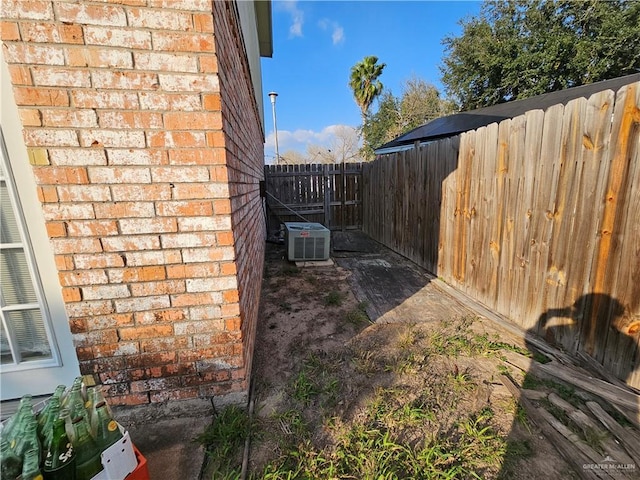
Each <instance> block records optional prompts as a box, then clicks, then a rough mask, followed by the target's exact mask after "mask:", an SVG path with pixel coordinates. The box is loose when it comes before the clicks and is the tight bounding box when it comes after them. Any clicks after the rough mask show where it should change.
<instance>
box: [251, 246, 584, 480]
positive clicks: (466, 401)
mask: <svg viewBox="0 0 640 480" xmlns="http://www.w3.org/2000/svg"><path fill="white" fill-rule="evenodd" d="M285 253H286V252H285V249H284V247H283V246H281V245H275V244H268V247H267V255H266V266H265V275H264V283H263V293H262V305H261V319H260V323H259V326H258V333H257V343H256V349H255V353H254V383H255V385H254V388H255V393H254V399H255V411H254V416H255V418H256V419H257V424H258V427H257V432H256V434H255V435H254V436H253V439H252V444H251V450H250V457H249V471H250V472H251V474H252V475H253V477H252V478H261V477H260V475H261V474H260V472H263V471H264V469H265V466H266V465H268V464H279V465H283V464H284V463H283V462H284V461H283V460H282V459H283V458H284V457H287V456H288V457H289V458H291V455H292V453H291V452H295V451H301V450H304V451H305V452H307V454H308V452H316V453H315V454H319V453H318V452H325V453H327V455H330V452H331V451H332V449H335V446H336V444H337V443H338V442H339V441H341V440H339V438H344V433H345V431H348V430H349V429H353V428H354V425H362V426H363V428H365V427H366V428H369V429H371V428H378V427H377V425H379V424H380V423H381V421H382V420H380V418H381V415H382V414H381V413H380V412H384V415H383V416H384V422H386V423H385V427H384V428H385V431H387V432H389V434H390V435H391V436H392V437H393V438H394V439H395V441H397V442H398V443H402V444H405V445H408V446H410V447H411V448H413V447H414V446H417V445H423V444H425V443H427V444H432V445H440V446H442V450H443V451H444V450H446V449H447V448H449V449H451V450H452V451H453V450H455V451H456V452H462V451H464V452H466V453H456V455H457V456H458V457H465V455H466V457H465V458H464V459H462V460H460V459H458V460H460V461H464V462H466V463H465V465H466V466H467V467H466V468H467V469H466V470H465V471H466V472H467V473H466V474H463V475H462V476H452V477H447V478H478V477H479V478H487V479H491V478H508V479H516V480H519V479H521V480H524V479H541V478H553V479H556V478H558V479H565V478H566V479H572V478H579V477H578V476H577V475H576V474H575V472H574V471H573V470H572V468H571V467H570V466H569V465H568V464H567V463H566V462H565V460H564V459H563V458H562V457H561V456H560V454H559V453H558V452H557V450H556V449H555V448H554V447H553V446H552V445H551V444H549V443H548V441H547V440H546V438H545V437H544V436H543V435H542V433H541V432H540V431H539V430H537V429H536V427H535V426H534V425H533V424H531V422H529V421H527V419H526V415H523V414H522V412H521V410H520V409H519V408H518V404H517V402H516V401H515V400H514V399H513V397H512V396H511V394H510V393H509V392H508V390H507V389H506V388H505V387H504V385H503V384H502V383H501V382H500V381H499V379H498V376H499V374H500V373H509V374H510V375H511V376H512V377H513V378H514V380H515V381H516V382H518V383H520V384H522V382H524V381H525V376H526V374H525V373H523V372H521V371H519V370H518V369H515V368H513V367H512V366H510V365H508V364H506V363H505V362H504V357H503V355H502V353H504V352H505V351H508V352H511V353H514V352H515V353H524V354H527V349H526V343H525V341H524V339H522V338H517V337H515V336H512V335H511V334H510V333H508V332H506V331H504V330H501V329H500V328H499V327H497V326H495V325H494V324H492V322H490V321H489V320H487V319H485V318H482V317H478V316H477V315H475V314H474V313H473V312H471V311H466V310H465V308H464V307H462V306H461V305H460V304H459V303H458V302H456V301H455V300H454V299H453V298H450V297H448V296H447V295H446V294H445V293H444V292H442V291H438V290H437V289H435V290H434V289H433V288H431V287H429V285H425V286H424V288H423V289H421V290H420V291H417V292H415V293H414V294H413V295H411V296H409V293H408V292H407V293H405V296H407V298H406V299H405V301H403V302H399V301H397V302H395V303H397V305H396V307H395V308H393V309H391V307H389V310H390V311H389V312H380V311H377V310H376V308H375V305H371V304H370V299H367V298H366V296H367V295H369V296H373V295H378V296H379V297H380V299H379V301H378V302H374V303H377V304H378V305H380V304H381V302H382V303H384V301H383V300H384V298H385V289H387V290H388V292H389V293H388V296H389V297H391V296H392V293H391V286H390V284H389V285H387V286H386V287H385V284H384V281H382V280H381V281H380V282H379V284H378V285H379V290H380V291H378V292H372V290H371V289H372V288H374V287H371V282H370V283H369V285H368V286H367V287H366V288H363V287H362V283H363V280H362V277H361V274H362V272H359V273H357V272H354V271H352V270H350V269H349V268H344V267H341V266H339V264H342V265H346V266H354V265H355V264H354V263H353V259H354V258H355V257H357V256H358V255H360V257H361V258H362V254H358V253H355V254H348V253H347V254H344V255H342V258H337V259H335V260H336V261H334V262H332V265H328V266H302V267H297V266H296V265H295V264H294V263H292V262H289V261H287V260H286V258H285ZM384 255H385V253H384V252H377V253H376V254H367V255H366V258H365V263H366V264H367V265H369V264H372V265H373V264H376V265H377V264H379V263H380V261H387V262H389V261H393V260H389V257H388V256H387V257H385V256H384ZM385 258H386V260H384V259H385ZM376 262H378V263H376ZM358 275H360V277H359V276H358ZM369 280H372V279H369ZM375 284H376V282H375V280H373V285H375ZM354 292H356V294H357V296H356V294H354ZM430 305H433V308H430ZM447 305H448V306H449V307H447ZM391 310H392V311H391ZM372 311H373V312H376V313H375V314H374V315H375V316H376V317H377V318H375V319H373V320H376V321H375V322H372V319H370V318H369V315H367V312H369V314H371V312H372ZM537 388H540V389H545V388H546V387H545V386H544V385H541V384H537ZM411 411H414V412H418V413H420V415H418V414H417V413H416V415H414V416H413V417H411V416H410V415H405V414H404V413H402V412H405V413H406V412H411ZM372 412H374V413H372ZM424 412H427V414H424ZM376 415H377V417H376V418H373V416H376ZM389 419H393V422H391V423H389V422H390V420H389ZM376 422H377V423H376ZM372 425H373V427H372ZM366 428H365V430H366ZM485 434H486V435H485ZM463 447H464V448H463ZM456 449H457V450H456ZM294 456H295V454H294ZM443 458H445V457H443ZM458 460H456V461H458ZM443 461H444V462H445V463H446V462H447V461H451V462H452V461H453V460H443ZM446 466H447V465H444V466H443V468H444V467H446ZM469 471H473V472H475V473H474V474H475V475H477V476H478V477H474V476H473V475H472V474H469V473H468V472H469ZM273 478H279V477H273ZM292 478H293V477H292ZM301 478H302V477H301ZM335 478H356V477H340V476H336V477H335ZM376 478H377V477H376ZM380 478H382V477H380ZM384 478H387V477H384ZM389 478H391V477H389ZM398 478H403V477H398ZM419 478H445V477H444V476H442V477H441V476H437V475H435V474H434V475H428V474H427V473H425V474H424V477H422V476H419Z"/></svg>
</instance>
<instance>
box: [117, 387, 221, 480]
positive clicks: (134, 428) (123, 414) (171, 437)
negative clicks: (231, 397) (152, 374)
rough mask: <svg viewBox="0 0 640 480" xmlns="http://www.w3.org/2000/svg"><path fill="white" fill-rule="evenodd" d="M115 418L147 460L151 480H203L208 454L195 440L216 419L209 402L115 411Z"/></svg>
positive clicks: (196, 401) (205, 400) (202, 401)
mask: <svg viewBox="0 0 640 480" xmlns="http://www.w3.org/2000/svg"><path fill="white" fill-rule="evenodd" d="M113 411H114V416H115V417H116V419H117V420H118V422H120V424H121V425H123V426H124V427H125V428H126V429H127V430H128V431H129V435H130V436H131V441H132V442H133V444H134V445H135V446H136V447H137V448H138V450H140V453H142V455H143V456H144V457H145V458H146V459H147V466H148V469H149V478H150V479H162V480H199V479H200V478H201V472H202V470H203V465H204V459H205V451H204V449H203V448H202V447H201V446H200V445H199V444H198V443H196V442H194V439H195V438H196V437H197V436H198V435H199V434H200V433H202V432H203V431H204V429H205V428H206V427H207V426H208V425H209V424H210V423H211V421H212V418H213V407H212V406H211V402H210V400H208V399H196V400H182V401H173V402H168V403H165V404H154V405H141V406H138V407H114V409H113Z"/></svg>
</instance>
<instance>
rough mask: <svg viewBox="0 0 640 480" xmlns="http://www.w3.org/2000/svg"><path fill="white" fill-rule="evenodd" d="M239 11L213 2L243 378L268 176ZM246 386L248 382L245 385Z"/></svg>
mask: <svg viewBox="0 0 640 480" xmlns="http://www.w3.org/2000/svg"><path fill="white" fill-rule="evenodd" d="M238 23H239V20H238V15H237V11H236V9H235V8H234V5H233V4H232V3H225V2H214V29H215V32H216V50H217V51H219V52H224V55H222V54H221V55H220V56H219V59H218V61H219V64H220V69H219V79H220V86H221V88H220V90H221V100H222V121H223V126H224V127H223V128H224V130H225V131H229V132H234V133H235V134H234V135H233V136H228V137H227V148H226V160H227V161H226V164H227V174H228V179H229V194H230V198H231V211H232V213H231V221H232V224H233V233H234V244H235V247H236V254H237V262H236V264H237V269H238V271H237V275H238V283H239V285H240V288H239V293H240V298H239V307H240V314H241V318H242V319H243V322H242V325H241V332H242V337H243V338H244V350H243V357H244V358H245V359H246V360H247V362H246V364H245V366H244V367H245V378H247V379H248V378H250V372H251V358H252V356H253V346H254V343H255V332H256V324H257V321H258V308H259V304H260V287H261V283H262V273H263V270H262V266H263V259H264V246H265V240H266V225H265V221H264V218H265V217H264V210H263V207H262V199H261V197H260V180H262V179H263V178H264V150H263V148H264V147H263V138H264V132H263V131H262V126H261V125H262V124H261V121H260V114H259V113H258V109H257V106H256V104H255V100H254V92H253V87H252V83H251V78H250V73H249V69H248V64H247V62H246V61H244V59H245V58H246V53H245V52H244V49H243V48H242V42H238V41H237V38H238V37H239V36H241V32H240V31H239V30H238ZM246 387H248V385H246Z"/></svg>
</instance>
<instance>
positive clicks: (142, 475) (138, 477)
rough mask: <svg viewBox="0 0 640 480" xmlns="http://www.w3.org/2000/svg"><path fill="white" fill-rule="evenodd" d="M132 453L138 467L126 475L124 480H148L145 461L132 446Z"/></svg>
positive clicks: (147, 469)
mask: <svg viewBox="0 0 640 480" xmlns="http://www.w3.org/2000/svg"><path fill="white" fill-rule="evenodd" d="M133 451H134V452H135V454H136V459H137V460H138V466H137V467H136V469H135V470H134V471H133V472H131V473H130V474H129V475H127V478H126V480H149V468H148V467H147V459H146V458H144V457H143V456H142V454H141V453H140V450H138V449H137V448H136V446H135V445H133Z"/></svg>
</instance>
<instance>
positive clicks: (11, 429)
mask: <svg viewBox="0 0 640 480" xmlns="http://www.w3.org/2000/svg"><path fill="white" fill-rule="evenodd" d="M31 417H33V400H32V398H31V395H24V396H23V397H22V398H21V399H20V404H19V406H18V411H17V412H16V413H14V414H13V415H12V416H11V417H10V418H9V419H8V420H7V422H6V423H5V425H4V428H3V429H2V438H4V439H5V440H6V441H7V442H9V446H10V447H11V448H15V446H16V439H17V438H19V437H20V435H22V433H23V432H24V428H25V426H26V423H27V420H29V419H30V418H31Z"/></svg>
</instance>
